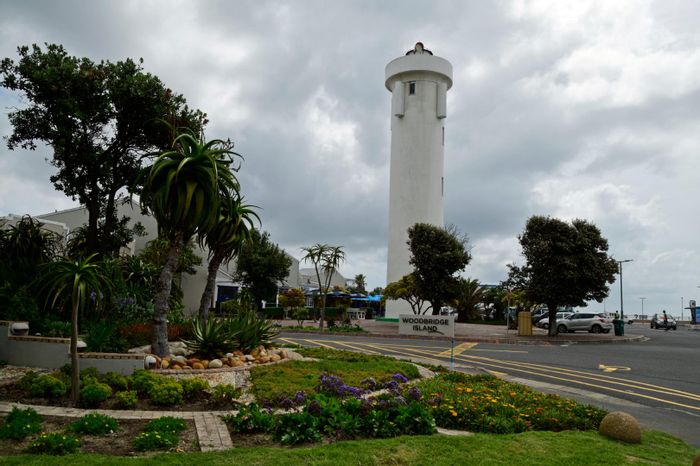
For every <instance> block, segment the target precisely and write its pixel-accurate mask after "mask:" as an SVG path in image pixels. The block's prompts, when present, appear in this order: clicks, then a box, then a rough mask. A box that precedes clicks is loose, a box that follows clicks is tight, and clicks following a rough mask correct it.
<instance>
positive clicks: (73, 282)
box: [39, 254, 110, 406]
mask: <svg viewBox="0 0 700 466" xmlns="http://www.w3.org/2000/svg"><path fill="white" fill-rule="evenodd" d="M96 256H97V255H96V254H92V255H91V256H88V257H86V258H82V257H81V258H78V259H73V260H71V259H63V260H60V261H57V262H50V263H48V264H45V265H44V266H42V274H41V276H40V279H39V282H40V283H41V284H42V288H45V289H47V290H48V291H49V295H50V296H53V300H52V302H51V305H52V306H55V305H56V304H57V303H60V302H68V303H70V308H71V335H70V356H71V401H72V402H73V405H76V406H77V404H78V398H79V394H80V377H79V374H80V369H79V367H78V312H79V311H80V309H84V307H85V303H86V298H87V296H88V294H91V298H93V299H100V297H101V296H103V293H101V290H102V289H106V288H109V285H110V284H109V282H108V281H107V279H105V277H104V276H103V275H102V274H101V269H100V265H99V263H98V262H97V261H95V257H96Z"/></svg>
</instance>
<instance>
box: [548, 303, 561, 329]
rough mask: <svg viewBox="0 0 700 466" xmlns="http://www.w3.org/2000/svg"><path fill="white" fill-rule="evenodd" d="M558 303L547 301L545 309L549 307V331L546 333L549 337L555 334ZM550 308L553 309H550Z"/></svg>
mask: <svg viewBox="0 0 700 466" xmlns="http://www.w3.org/2000/svg"><path fill="white" fill-rule="evenodd" d="M558 307H559V305H558V304H557V303H547V309H550V311H549V315H548V316H547V319H548V320H549V331H548V332H547V334H548V335H549V336H550V337H556V336H557V333H558V332H557V308H558ZM551 309H554V311H552V310H551Z"/></svg>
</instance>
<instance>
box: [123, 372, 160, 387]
mask: <svg viewBox="0 0 700 466" xmlns="http://www.w3.org/2000/svg"><path fill="white" fill-rule="evenodd" d="M129 379H131V380H130V383H129V385H130V386H131V388H132V389H133V390H136V391H137V392H139V393H148V391H149V390H150V389H151V387H152V386H153V385H155V384H157V383H160V382H161V381H162V380H163V379H164V377H163V376H162V375H159V374H156V373H155V372H151V371H147V370H144V369H139V370H136V371H134V373H133V374H131V377H129Z"/></svg>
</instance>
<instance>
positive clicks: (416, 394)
mask: <svg viewBox="0 0 700 466" xmlns="http://www.w3.org/2000/svg"><path fill="white" fill-rule="evenodd" d="M406 395H407V396H408V397H409V398H411V399H412V400H416V401H420V399H421V398H423V394H422V393H421V392H420V389H419V388H418V387H415V386H414V387H411V388H409V389H408V392H407V393H406Z"/></svg>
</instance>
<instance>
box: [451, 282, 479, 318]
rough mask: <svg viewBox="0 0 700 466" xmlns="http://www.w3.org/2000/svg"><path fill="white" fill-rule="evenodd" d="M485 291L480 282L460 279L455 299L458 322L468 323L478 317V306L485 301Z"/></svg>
mask: <svg viewBox="0 0 700 466" xmlns="http://www.w3.org/2000/svg"><path fill="white" fill-rule="evenodd" d="M484 295H485V293H484V289H483V287H482V286H481V284H480V283H479V280H476V279H471V278H466V279H465V278H460V279H459V282H458V287H457V296H456V298H455V307H456V308H457V322H466V321H467V320H469V319H475V318H477V317H478V311H477V306H478V305H479V304H481V303H482V302H483V301H484V297H485V296H484Z"/></svg>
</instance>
